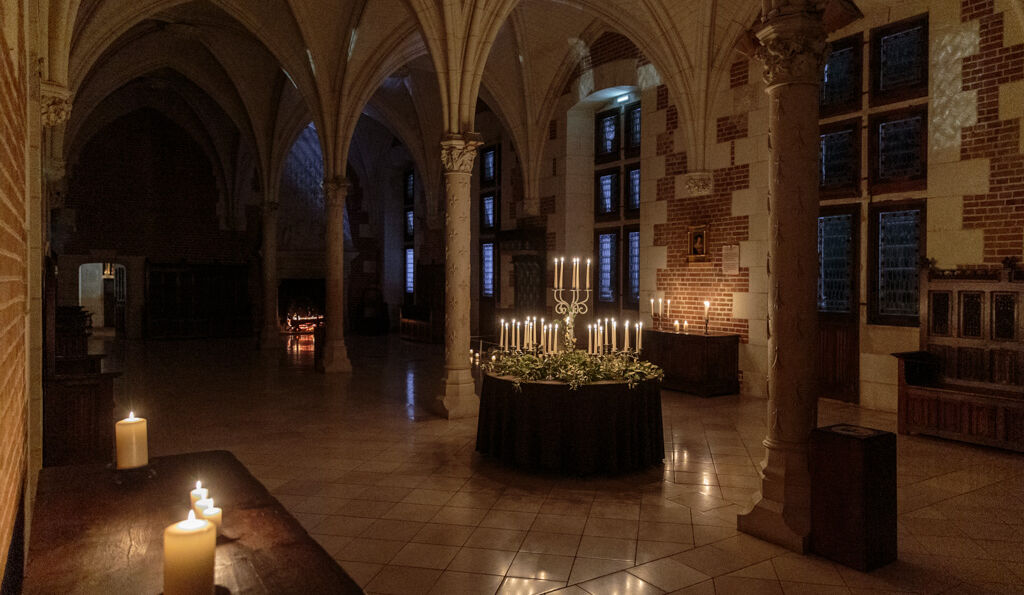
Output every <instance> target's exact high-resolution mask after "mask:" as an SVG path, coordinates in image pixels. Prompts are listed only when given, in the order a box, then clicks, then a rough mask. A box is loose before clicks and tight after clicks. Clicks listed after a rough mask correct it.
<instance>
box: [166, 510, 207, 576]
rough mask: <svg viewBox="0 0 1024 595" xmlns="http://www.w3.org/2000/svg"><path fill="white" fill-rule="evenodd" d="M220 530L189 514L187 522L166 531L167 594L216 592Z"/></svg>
mask: <svg viewBox="0 0 1024 595" xmlns="http://www.w3.org/2000/svg"><path fill="white" fill-rule="evenodd" d="M216 548H217V528H216V527H215V526H214V524H213V523H211V522H210V521H207V520H203V519H197V518H196V516H195V512H193V511H191V510H190V511H188V520H185V521H180V522H177V523H174V524H173V525H171V526H169V527H167V528H166V529H164V595H194V594H196V593H209V594H212V593H213V592H214V587H213V576H214V574H213V571H214V561H215V559H216Z"/></svg>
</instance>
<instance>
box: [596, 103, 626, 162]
mask: <svg viewBox="0 0 1024 595" xmlns="http://www.w3.org/2000/svg"><path fill="white" fill-rule="evenodd" d="M619 117H620V116H619V110H618V109H612V110H608V111H606V112H601V113H599V114H597V116H596V117H595V119H594V160H595V161H598V162H604V161H614V160H616V159H618V158H619Z"/></svg>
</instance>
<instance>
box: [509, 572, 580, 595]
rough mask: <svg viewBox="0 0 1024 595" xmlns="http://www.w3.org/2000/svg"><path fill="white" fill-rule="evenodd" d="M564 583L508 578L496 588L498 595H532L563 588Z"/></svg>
mask: <svg viewBox="0 0 1024 595" xmlns="http://www.w3.org/2000/svg"><path fill="white" fill-rule="evenodd" d="M564 586H565V581H548V580H543V579H535V578H519V577H512V576H510V577H508V578H506V579H505V580H504V581H502V583H501V586H500V587H498V593H499V595H533V594H535V593H546V592H548V591H551V590H554V589H558V588H559V587H564Z"/></svg>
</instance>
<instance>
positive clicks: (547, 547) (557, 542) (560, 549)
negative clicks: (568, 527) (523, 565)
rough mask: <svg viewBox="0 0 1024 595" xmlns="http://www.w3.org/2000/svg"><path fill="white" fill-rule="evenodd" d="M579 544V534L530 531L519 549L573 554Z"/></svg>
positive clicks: (539, 552) (564, 554)
mask: <svg viewBox="0 0 1024 595" xmlns="http://www.w3.org/2000/svg"><path fill="white" fill-rule="evenodd" d="M579 545H580V536H579V535H573V534H569V533H548V532H545V531H530V532H529V533H527V534H526V539H525V540H524V541H523V543H522V545H521V546H520V547H519V551H522V552H532V553H536V554H557V555H561V556H573V555H575V554H576V549H577V548H578V547H579Z"/></svg>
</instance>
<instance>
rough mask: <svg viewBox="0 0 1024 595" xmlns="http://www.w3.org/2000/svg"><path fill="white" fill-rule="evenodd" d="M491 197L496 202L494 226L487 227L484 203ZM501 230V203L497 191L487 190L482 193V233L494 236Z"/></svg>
mask: <svg viewBox="0 0 1024 595" xmlns="http://www.w3.org/2000/svg"><path fill="white" fill-rule="evenodd" d="M487 197H490V198H491V199H492V200H494V225H490V226H489V225H487V219H486V213H485V211H484V201H485V200H486V199H487ZM499 229H501V201H500V200H499V199H498V191H497V190H485V191H482V192H481V193H480V233H481V234H494V233H497V232H498V230H499Z"/></svg>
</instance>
